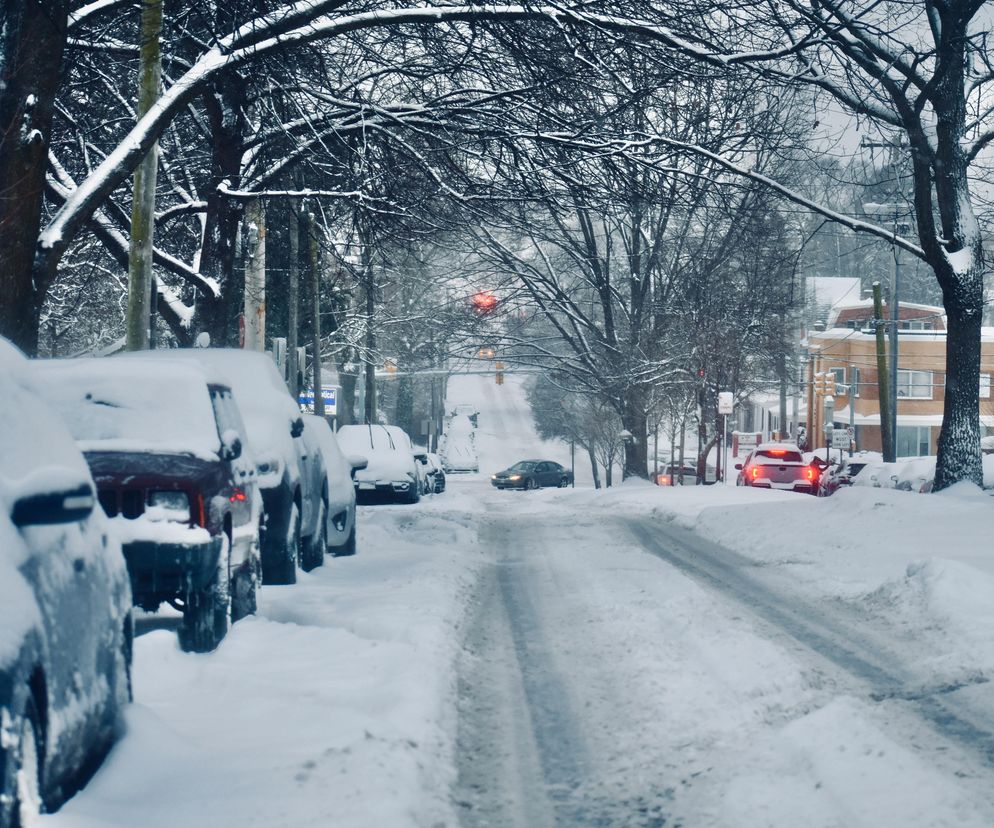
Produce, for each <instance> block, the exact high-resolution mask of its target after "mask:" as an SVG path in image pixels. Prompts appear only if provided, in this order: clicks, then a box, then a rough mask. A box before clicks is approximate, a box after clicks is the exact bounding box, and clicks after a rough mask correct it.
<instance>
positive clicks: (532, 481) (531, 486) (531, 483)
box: [525, 477, 538, 491]
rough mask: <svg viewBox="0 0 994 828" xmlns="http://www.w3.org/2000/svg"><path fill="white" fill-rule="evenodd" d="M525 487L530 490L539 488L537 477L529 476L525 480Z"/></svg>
mask: <svg viewBox="0 0 994 828" xmlns="http://www.w3.org/2000/svg"><path fill="white" fill-rule="evenodd" d="M525 488H526V489H527V490H528V491H534V490H535V489H537V488H538V483H537V482H536V481H535V478H534V477H529V478H528V479H527V480H526V481H525Z"/></svg>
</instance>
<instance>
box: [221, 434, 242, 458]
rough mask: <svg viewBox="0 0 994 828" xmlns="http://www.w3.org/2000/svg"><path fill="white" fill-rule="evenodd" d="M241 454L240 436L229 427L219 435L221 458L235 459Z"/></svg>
mask: <svg viewBox="0 0 994 828" xmlns="http://www.w3.org/2000/svg"><path fill="white" fill-rule="evenodd" d="M241 456H242V438H241V437H239V436H238V432H237V431H235V430H234V429H233V428H229V429H228V430H227V431H225V432H224V434H222V435H221V459H222V460H228V461H231V460H237V459H238V458H239V457H241Z"/></svg>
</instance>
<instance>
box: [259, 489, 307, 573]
mask: <svg viewBox="0 0 994 828" xmlns="http://www.w3.org/2000/svg"><path fill="white" fill-rule="evenodd" d="M287 525H288V527H289V528H288V529H287V534H286V541H285V542H284V544H283V560H282V561H279V562H277V563H276V564H274V565H273V566H271V567H270V568H269V569H267V570H266V572H265V573H264V574H265V583H267V584H295V583H297V561H298V560H299V559H300V508H299V507H298V506H297V504H296V503H294V504H293V507H292V508H291V509H290V520H289V522H288V524H287Z"/></svg>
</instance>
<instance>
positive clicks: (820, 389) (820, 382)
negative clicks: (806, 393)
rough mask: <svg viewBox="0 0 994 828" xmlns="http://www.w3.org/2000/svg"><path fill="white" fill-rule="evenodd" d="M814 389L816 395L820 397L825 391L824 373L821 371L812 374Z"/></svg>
mask: <svg viewBox="0 0 994 828" xmlns="http://www.w3.org/2000/svg"><path fill="white" fill-rule="evenodd" d="M814 390H815V396H816V397H821V396H822V395H824V393H825V382H824V375H823V374H822V372H821V371H819V372H818V373H816V374H815V375H814Z"/></svg>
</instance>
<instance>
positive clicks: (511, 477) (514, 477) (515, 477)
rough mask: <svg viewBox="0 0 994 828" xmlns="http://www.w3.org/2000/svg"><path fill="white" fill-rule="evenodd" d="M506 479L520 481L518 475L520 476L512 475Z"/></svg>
mask: <svg viewBox="0 0 994 828" xmlns="http://www.w3.org/2000/svg"><path fill="white" fill-rule="evenodd" d="M507 479H508V480H520V479H521V475H520V474H512V475H511V476H510V477H509V478H507Z"/></svg>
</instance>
